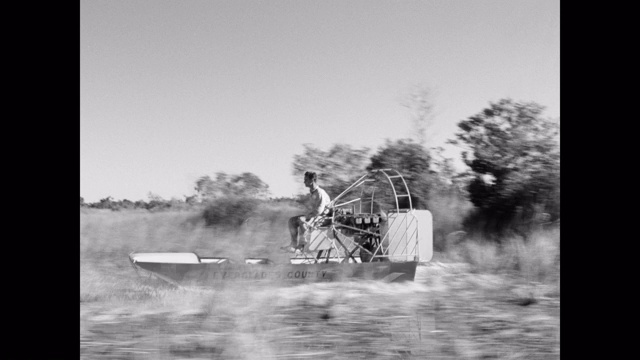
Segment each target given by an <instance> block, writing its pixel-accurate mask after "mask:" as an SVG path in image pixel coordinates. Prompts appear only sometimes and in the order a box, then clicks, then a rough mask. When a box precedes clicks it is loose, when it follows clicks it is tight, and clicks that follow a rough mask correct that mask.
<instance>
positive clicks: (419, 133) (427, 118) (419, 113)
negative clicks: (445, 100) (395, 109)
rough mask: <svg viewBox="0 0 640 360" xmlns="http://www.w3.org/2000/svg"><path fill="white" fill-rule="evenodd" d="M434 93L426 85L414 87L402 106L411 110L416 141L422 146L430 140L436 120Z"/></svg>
mask: <svg viewBox="0 0 640 360" xmlns="http://www.w3.org/2000/svg"><path fill="white" fill-rule="evenodd" d="M433 97H434V91H433V90H432V89H431V88H429V87H428V86H425V85H418V86H414V87H413V88H412V89H411V90H410V92H409V94H408V95H407V96H406V97H405V98H404V99H403V101H402V103H401V105H402V106H404V107H406V108H407V109H409V111H410V114H409V116H410V118H411V124H412V126H413V129H414V131H415V136H416V140H417V141H418V144H420V145H423V146H424V145H426V143H427V142H428V140H429V139H430V134H429V130H430V128H431V127H432V126H433V122H434V119H435V113H434V110H435V105H434V101H433Z"/></svg>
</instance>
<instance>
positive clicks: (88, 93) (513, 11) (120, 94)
mask: <svg viewBox="0 0 640 360" xmlns="http://www.w3.org/2000/svg"><path fill="white" fill-rule="evenodd" d="M80 6H81V8H80V10H81V13H80V14H81V23H80V24H81V29H80V30H81V32H80V61H81V62H80V80H81V82H80V96H81V98H80V196H82V197H84V199H85V201H86V202H95V201H98V200H99V199H101V198H104V197H106V196H112V197H114V198H115V199H117V200H122V199H129V200H132V201H136V200H147V193H148V192H153V193H155V194H158V195H160V196H162V197H163V198H165V199H170V198H171V197H178V198H183V195H192V194H193V193H194V190H193V187H194V184H195V181H196V180H197V178H198V177H200V176H203V175H210V176H212V177H214V176H215V173H216V172H218V171H224V172H226V173H228V174H240V173H242V172H252V173H254V174H256V175H258V176H259V177H260V178H261V179H262V180H263V181H265V182H266V183H267V184H269V186H270V189H271V192H272V193H273V195H274V196H290V195H292V194H295V193H298V192H301V191H303V187H302V184H301V178H300V177H299V176H296V177H294V176H293V174H292V161H293V156H294V155H295V154H301V153H302V150H303V147H302V145H303V144H304V143H310V144H313V145H315V146H316V147H319V148H321V149H323V150H327V149H328V148H329V147H330V146H331V145H333V144H335V143H348V144H351V145H353V146H355V147H363V146H367V147H369V148H371V149H372V151H371V153H373V152H374V151H375V150H377V148H378V147H379V146H381V145H383V144H384V141H385V139H392V140H395V139H399V138H406V137H410V136H412V132H411V130H412V126H411V122H410V119H409V112H408V110H407V109H406V108H405V107H403V106H402V105H401V102H402V99H403V97H406V95H407V93H408V92H409V90H410V89H411V87H412V86H415V85H421V84H423V85H427V86H429V87H431V88H432V89H434V90H435V92H436V96H435V97H434V104H435V107H436V125H435V126H434V128H433V129H432V131H433V134H434V135H433V140H432V143H431V145H441V144H443V143H444V141H445V140H446V139H449V138H453V133H454V131H455V129H456V123H457V122H459V121H461V120H463V119H466V118H467V117H469V116H471V115H474V114H476V113H478V112H479V111H481V110H482V109H484V108H485V107H486V106H488V105H489V102H491V101H497V100H499V99H501V98H504V97H510V98H512V99H514V100H523V101H535V102H537V103H539V104H541V105H544V106H546V107H547V111H546V113H545V114H546V115H547V116H549V117H553V118H556V117H559V116H560V46H559V43H560V35H559V33H560V24H559V22H560V20H559V13H560V7H559V0H438V1H435V0H422V1H409V0H395V1H390V0H225V1H220V0H180V1H177V0H172V1H164V0H82V1H81V2H80Z"/></svg>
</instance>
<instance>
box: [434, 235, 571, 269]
mask: <svg viewBox="0 0 640 360" xmlns="http://www.w3.org/2000/svg"><path fill="white" fill-rule="evenodd" d="M446 255H447V257H448V258H449V259H452V260H457V261H464V262H466V263H468V264H470V265H471V266H472V269H474V270H475V271H476V272H487V273H509V274H516V275H519V276H521V277H523V278H525V279H528V280H530V281H546V280H557V277H558V276H559V271H560V229H559V228H555V229H548V230H537V231H534V232H532V233H531V234H529V236H528V237H527V239H526V240H525V239H524V238H523V237H520V236H511V237H509V238H506V239H503V240H502V241H501V242H496V241H492V240H487V239H483V238H479V237H470V238H468V239H465V240H464V241H462V242H460V243H458V244H457V245H455V246H453V247H451V248H450V249H449V250H448V251H447V252H446Z"/></svg>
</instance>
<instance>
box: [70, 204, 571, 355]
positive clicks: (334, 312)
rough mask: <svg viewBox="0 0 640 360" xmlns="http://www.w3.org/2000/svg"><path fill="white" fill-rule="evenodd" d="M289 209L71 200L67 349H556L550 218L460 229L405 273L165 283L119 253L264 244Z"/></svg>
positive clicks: (252, 251)
mask: <svg viewBox="0 0 640 360" xmlns="http://www.w3.org/2000/svg"><path fill="white" fill-rule="evenodd" d="M296 211H297V210H296V209H294V208H290V207H286V206H283V207H282V208H276V209H274V208H263V209H260V210H259V211H257V212H256V213H255V214H254V217H253V219H251V220H250V221H247V222H245V225H244V226H242V227H241V228H239V229H220V228H209V227H206V226H204V223H203V222H202V221H201V220H199V214H198V213H197V212H185V211H183V212H174V213H172V212H166V213H162V212H158V213H148V212H102V211H85V212H81V214H80V220H81V221H80V249H81V253H80V256H81V259H80V260H81V261H80V348H81V358H82V359H175V358H207V359H211V358H215V359H269V358H295V359H321V358H322V359H326V358H331V359H358V358H362V359H364V358H367V359H422V358H435V359H438V358H450V359H479V358H495V359H557V358H559V301H560V298H559V278H558V273H559V232H558V231H546V232H544V231H541V232H539V233H536V234H532V236H530V240H529V241H528V242H524V241H523V240H522V239H518V238H513V239H508V241H505V242H504V243H503V245H502V246H497V245H494V244H490V243H486V242H483V241H482V239H467V241H464V242H461V243H458V244H457V245H455V246H452V247H451V248H449V250H448V251H447V252H446V253H442V252H440V253H436V254H435V256H434V260H433V261H432V262H431V263H429V264H426V265H425V266H420V267H418V274H417V275H416V281H415V282H413V283H407V284H385V283H380V282H359V283H320V284H308V285H301V286H295V287H284V288H268V287H262V288H250V287H237V286H225V287H224V288H220V289H192V288H175V287H173V286H170V285H166V284H164V283H161V282H158V281H156V280H154V279H149V278H141V277H139V276H138V275H137V274H136V272H135V271H134V270H133V268H132V267H131V266H130V264H129V262H128V257H127V255H128V253H129V252H131V251H134V250H137V251H195V252H197V253H198V254H201V255H214V254H215V255H221V254H222V255H223V256H230V257H234V256H235V257H243V256H247V257H248V256H256V255H258V254H259V255H262V256H267V257H268V256H269V254H270V252H271V251H272V250H271V249H270V248H273V247H277V246H279V245H280V244H282V243H286V242H287V241H288V233H287V229H286V219H287V217H288V216H290V215H294V214H295V213H296ZM265 253H266V255H265ZM273 255H274V256H275V255H276V254H275V253H274V254H273Z"/></svg>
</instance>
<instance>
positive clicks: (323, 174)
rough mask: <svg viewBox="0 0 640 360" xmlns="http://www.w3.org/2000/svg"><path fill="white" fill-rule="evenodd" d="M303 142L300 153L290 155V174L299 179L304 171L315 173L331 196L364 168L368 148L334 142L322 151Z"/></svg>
mask: <svg viewBox="0 0 640 360" xmlns="http://www.w3.org/2000/svg"><path fill="white" fill-rule="evenodd" d="M303 146H304V152H303V154H302V155H295V156H294V157H293V176H295V178H296V179H299V180H300V182H302V179H303V176H304V173H305V171H313V172H315V173H317V174H318V182H319V183H320V185H321V186H322V188H323V189H325V191H326V192H327V193H328V194H329V196H330V197H331V198H332V199H333V198H335V197H336V196H338V195H340V193H341V192H342V191H344V190H345V189H346V188H347V186H349V185H351V183H353V181H355V180H356V179H357V178H358V177H359V176H361V175H362V174H363V173H364V172H365V171H366V170H365V166H366V163H367V160H368V153H369V149H368V148H362V149H356V148H352V147H351V146H350V145H346V144H335V145H333V146H332V147H331V148H330V149H329V150H327V151H323V150H320V149H318V148H316V147H314V146H313V145H310V144H304V145H303Z"/></svg>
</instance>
